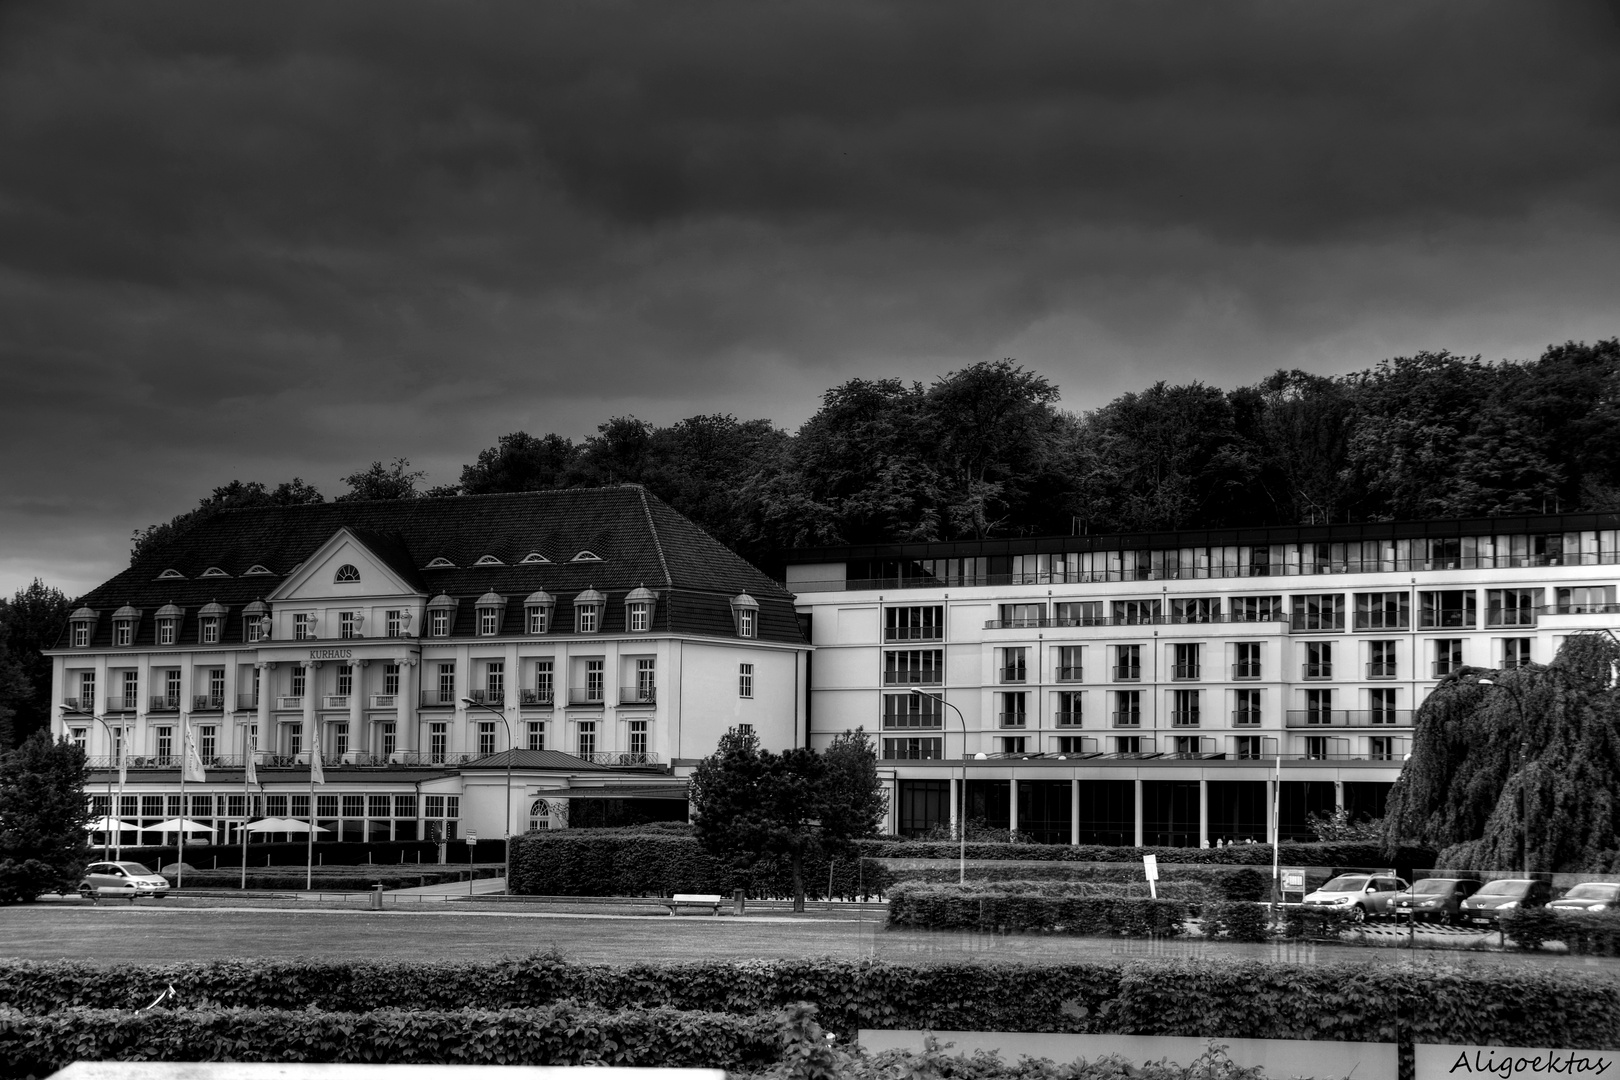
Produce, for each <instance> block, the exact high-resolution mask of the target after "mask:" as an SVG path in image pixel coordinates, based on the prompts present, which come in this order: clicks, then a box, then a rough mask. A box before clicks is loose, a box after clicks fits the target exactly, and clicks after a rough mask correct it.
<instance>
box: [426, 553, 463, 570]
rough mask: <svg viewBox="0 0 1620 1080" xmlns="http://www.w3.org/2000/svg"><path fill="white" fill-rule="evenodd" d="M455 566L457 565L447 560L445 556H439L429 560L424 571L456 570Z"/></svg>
mask: <svg viewBox="0 0 1620 1080" xmlns="http://www.w3.org/2000/svg"><path fill="white" fill-rule="evenodd" d="M455 565H456V564H455V563H453V562H451V561H450V560H449V559H447V558H445V557H444V556H443V555H439V556H436V557H435V558H432V559H429V560H428V564H427V566H425V567H423V569H425V570H453V569H455Z"/></svg>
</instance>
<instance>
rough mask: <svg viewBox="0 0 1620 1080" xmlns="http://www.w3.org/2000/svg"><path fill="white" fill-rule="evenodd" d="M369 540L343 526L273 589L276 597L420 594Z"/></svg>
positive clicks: (332, 597) (306, 597)
mask: <svg viewBox="0 0 1620 1080" xmlns="http://www.w3.org/2000/svg"><path fill="white" fill-rule="evenodd" d="M420 595H421V593H420V592H418V591H417V590H416V589H415V588H413V587H412V586H411V584H410V583H409V582H407V581H405V580H404V579H403V578H401V577H400V576H399V574H398V573H397V572H396V571H395V570H394V569H393V568H392V567H390V566H389V565H388V563H387V562H385V561H384V560H383V559H382V558H381V557H380V556H378V555H377V554H376V553H375V552H373V551H372V550H371V549H370V548H369V547H367V546H366V544H365V542H364V541H363V540H361V539H360V538H359V537H357V536H355V535H354V534H353V533H351V532H350V531H349V530H348V529H339V530H338V531H337V532H336V533H334V534H333V535H332V537H331V538H330V539H328V540H327V541H326V543H324V544H322V545H321V546H320V547H319V548H317V549H316V550H315V551H314V552H313V553H312V554H311V555H310V556H309V558H307V559H305V560H304V561H303V562H302V563H300V564H299V566H298V568H297V569H296V570H295V571H293V573H292V574H290V575H289V576H288V577H287V579H286V580H285V581H283V582H282V583H281V585H280V586H279V587H278V588H277V589H276V590H275V592H273V593H271V594H270V596H269V597H268V599H270V600H272V601H289V600H291V601H299V600H334V599H348V598H351V597H352V598H359V597H387V596H420Z"/></svg>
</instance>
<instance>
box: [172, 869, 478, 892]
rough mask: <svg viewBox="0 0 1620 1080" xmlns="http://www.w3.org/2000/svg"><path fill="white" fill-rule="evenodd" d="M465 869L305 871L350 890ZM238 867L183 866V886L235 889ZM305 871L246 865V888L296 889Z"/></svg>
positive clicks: (325, 884)
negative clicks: (186, 868) (197, 868)
mask: <svg viewBox="0 0 1620 1080" xmlns="http://www.w3.org/2000/svg"><path fill="white" fill-rule="evenodd" d="M483 873H484V874H493V873H495V871H494V870H491V869H486V870H484V871H483ZM465 875H466V871H465V869H463V870H462V872H461V873H460V874H457V873H456V872H455V871H452V870H444V869H441V868H439V867H437V866H435V867H434V868H433V870H432V871H431V872H414V871H412V870H406V871H405V872H403V873H401V872H400V871H398V870H397V869H395V868H393V867H388V866H379V867H377V868H375V869H367V868H366V867H365V866H358V867H355V866H342V867H338V866H325V867H322V866H317V867H315V868H313V870H312V871H311V873H310V874H309V875H308V879H309V880H310V882H311V884H312V887H313V888H316V889H322V890H325V891H328V892H352V891H355V890H365V889H369V888H371V887H372V886H373V885H381V886H383V888H385V889H411V888H415V887H417V886H419V885H437V884H439V883H440V882H442V881H456V880H458V878H462V877H465ZM164 877H166V878H167V879H168V881H169V884H170V885H173V884H175V882H177V881H178V880H179V877H178V875H176V874H165V875H164ZM242 877H243V875H242V870H241V868H240V867H238V868H236V869H234V870H195V869H193V870H187V871H186V878H185V882H186V888H187V889H188V890H189V889H235V888H238V887H240V886H241V884H242ZM304 882H305V873H304V869H303V867H297V868H294V867H259V868H257V869H255V868H254V867H251V866H250V867H248V869H247V887H248V888H249V889H277V890H297V891H301V890H302V889H303V888H304Z"/></svg>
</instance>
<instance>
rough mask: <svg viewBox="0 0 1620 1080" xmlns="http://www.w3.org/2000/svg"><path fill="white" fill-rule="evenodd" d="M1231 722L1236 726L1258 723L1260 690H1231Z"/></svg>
mask: <svg viewBox="0 0 1620 1080" xmlns="http://www.w3.org/2000/svg"><path fill="white" fill-rule="evenodd" d="M1232 723H1233V724H1235V725H1237V726H1238V727H1249V726H1251V725H1258V724H1259V723H1260V691H1258V690H1235V691H1233V694H1232Z"/></svg>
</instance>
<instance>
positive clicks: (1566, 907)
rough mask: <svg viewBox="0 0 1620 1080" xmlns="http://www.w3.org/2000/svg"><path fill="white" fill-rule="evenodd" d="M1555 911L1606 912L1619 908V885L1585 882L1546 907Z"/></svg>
mask: <svg viewBox="0 0 1620 1080" xmlns="http://www.w3.org/2000/svg"><path fill="white" fill-rule="evenodd" d="M1547 906H1548V907H1549V908H1551V909H1553V910H1555V911H1608V910H1609V909H1610V908H1612V907H1620V885H1616V884H1614V883H1613V882H1608V881H1586V882H1582V883H1581V884H1579V885H1576V886H1575V887H1574V888H1572V889H1570V890H1569V892H1567V893H1565V894H1564V895H1563V896H1560V897H1559V898H1558V899H1556V900H1554V901H1552V902H1551V903H1549V904H1548V905H1547Z"/></svg>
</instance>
